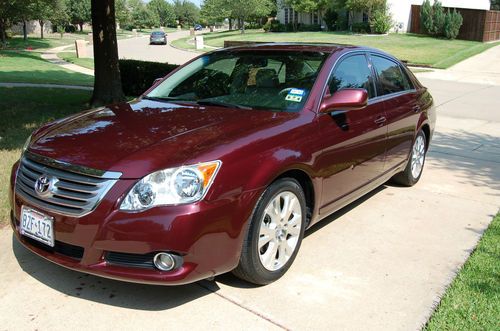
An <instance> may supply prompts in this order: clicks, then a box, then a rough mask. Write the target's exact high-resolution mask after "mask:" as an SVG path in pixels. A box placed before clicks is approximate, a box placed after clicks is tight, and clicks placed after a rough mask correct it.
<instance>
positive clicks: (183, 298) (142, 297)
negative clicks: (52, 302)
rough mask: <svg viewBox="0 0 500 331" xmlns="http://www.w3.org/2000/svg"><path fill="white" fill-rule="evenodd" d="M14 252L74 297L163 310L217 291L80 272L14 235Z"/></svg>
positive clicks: (48, 282)
mask: <svg viewBox="0 0 500 331" xmlns="http://www.w3.org/2000/svg"><path fill="white" fill-rule="evenodd" d="M12 247H13V251H14V255H15V257H16V259H17V261H18V263H19V265H20V267H21V268H22V269H23V271H24V272H26V273H28V274H29V275H30V276H32V277H33V278H35V279H36V280H38V281H39V282H41V283H43V284H45V285H47V286H49V287H51V288H52V289H54V290H56V291H59V292H61V293H64V294H65V295H66V296H73V297H78V298H82V299H85V300H90V301H94V302H99V303H102V304H106V305H111V306H117V307H122V308H130V309H139V310H146V311H160V310H166V309H171V308H175V307H178V306H181V305H183V304H185V303H187V302H190V301H194V300H196V299H199V298H201V297H203V296H205V295H208V294H211V293H213V292H215V291H217V290H218V287H217V285H216V284H213V285H211V286H210V289H208V287H206V286H203V285H202V284H199V283H194V284H190V285H182V286H157V285H144V284H136V283H127V282H122V281H116V280H112V279H106V278H101V277H97V276H93V275H89V274H84V273H80V272H77V271H73V270H69V269H66V268H64V267H61V266H59V265H57V264H54V263H52V262H49V261H46V260H45V259H43V258H41V257H39V256H38V255H36V254H34V253H32V252H31V251H29V250H27V249H26V248H25V247H24V246H23V245H22V244H20V243H19V242H18V241H17V239H16V238H15V236H14V235H12Z"/></svg>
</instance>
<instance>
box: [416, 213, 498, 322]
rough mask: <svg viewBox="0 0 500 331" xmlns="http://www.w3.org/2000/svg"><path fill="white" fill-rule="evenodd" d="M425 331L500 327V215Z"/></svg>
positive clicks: (460, 273) (445, 296)
mask: <svg viewBox="0 0 500 331" xmlns="http://www.w3.org/2000/svg"><path fill="white" fill-rule="evenodd" d="M425 330H428V331H433V330H500V214H498V215H497V216H496V217H495V218H494V219H493V222H492V223H491V225H490V226H489V228H488V230H487V231H486V232H485V234H484V235H483V237H482V239H481V241H480V242H479V245H478V246H477V248H476V249H475V251H474V252H473V253H472V255H471V257H470V258H469V260H468V261H467V262H466V263H465V265H464V266H463V268H462V269H461V270H460V272H459V273H458V275H457V277H456V278H455V280H454V281H453V283H452V284H451V286H450V287H449V288H448V290H447V291H446V293H445V295H444V296H443V298H442V299H441V302H440V304H439V306H438V308H437V310H436V311H435V312H434V314H433V315H432V317H431V319H430V320H429V322H428V323H427V325H426V327H425Z"/></svg>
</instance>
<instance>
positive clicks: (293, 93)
mask: <svg viewBox="0 0 500 331" xmlns="http://www.w3.org/2000/svg"><path fill="white" fill-rule="evenodd" d="M304 94H305V91H304V90H301V89H296V88H294V89H291V90H290V92H288V94H287V96H286V97H285V100H286V101H292V102H301V101H302V98H303V97H304Z"/></svg>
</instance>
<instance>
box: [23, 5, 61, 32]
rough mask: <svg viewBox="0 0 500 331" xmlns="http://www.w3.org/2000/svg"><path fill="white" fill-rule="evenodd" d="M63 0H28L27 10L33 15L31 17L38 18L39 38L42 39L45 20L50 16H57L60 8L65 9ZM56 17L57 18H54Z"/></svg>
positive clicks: (48, 19)
mask: <svg viewBox="0 0 500 331" xmlns="http://www.w3.org/2000/svg"><path fill="white" fill-rule="evenodd" d="M65 8H66V6H65V4H64V0H34V1H30V7H29V10H30V12H31V13H32V15H33V17H32V18H33V19H36V20H38V24H40V38H41V39H43V28H44V26H45V22H47V21H50V19H51V18H54V17H56V16H58V15H59V14H60V13H58V11H60V10H66V9H65ZM56 19H57V18H56Z"/></svg>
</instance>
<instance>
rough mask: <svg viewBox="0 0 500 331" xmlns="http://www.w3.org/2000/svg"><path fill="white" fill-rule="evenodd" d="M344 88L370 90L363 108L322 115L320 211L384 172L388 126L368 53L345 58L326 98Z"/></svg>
mask: <svg viewBox="0 0 500 331" xmlns="http://www.w3.org/2000/svg"><path fill="white" fill-rule="evenodd" d="M344 88H364V89H366V90H367V91H368V95H369V98H370V99H369V102H368V106H367V107H366V108H365V109H362V110H355V111H348V112H346V111H342V109H339V110H338V111H334V112H332V113H330V114H320V115H319V126H320V131H321V132H320V136H321V139H322V146H323V147H324V149H323V150H322V151H321V154H320V155H319V156H318V158H317V161H318V165H319V167H320V169H321V170H320V171H321V175H322V176H321V177H322V178H323V189H322V204H321V206H322V207H321V210H320V213H321V214H323V213H328V212H329V211H331V210H334V209H336V208H337V207H338V206H337V204H336V203H335V202H336V201H341V200H342V198H343V197H347V196H348V195H349V194H350V193H352V192H354V191H355V190H357V189H359V188H361V187H362V186H364V185H366V184H367V183H368V182H370V181H372V180H373V179H374V178H376V177H377V176H379V175H381V174H382V171H383V168H384V158H385V156H384V155H385V140H386V135H387V126H386V124H385V113H384V107H383V103H382V102H377V101H375V100H373V98H374V97H375V96H376V92H375V83H374V76H373V72H372V70H371V68H370V65H369V62H368V56H367V54H366V53H356V54H353V55H348V56H347V57H344V58H342V59H341V60H340V61H339V62H338V64H337V65H336V67H335V68H334V70H333V71H332V74H331V77H330V78H329V81H328V85H327V88H326V92H325V95H324V97H327V96H329V95H331V94H333V93H335V92H336V91H338V90H341V89H344Z"/></svg>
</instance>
